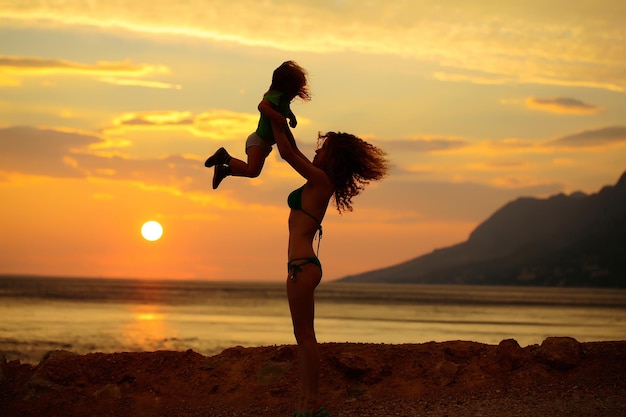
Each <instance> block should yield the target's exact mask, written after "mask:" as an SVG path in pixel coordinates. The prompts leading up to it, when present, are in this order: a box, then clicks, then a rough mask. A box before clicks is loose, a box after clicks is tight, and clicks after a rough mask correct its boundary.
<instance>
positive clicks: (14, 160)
mask: <svg viewBox="0 0 626 417" xmlns="http://www.w3.org/2000/svg"><path fill="white" fill-rule="evenodd" d="M103 143H105V141H104V140H103V139H102V138H100V137H98V136H96V135H92V134H87V133H81V132H72V131H62V130H53V129H37V128H32V127H9V128H3V129H0V167H1V168H2V170H3V171H6V172H16V173H20V174H26V175H41V176H48V177H54V178H68V177H70V178H87V177H97V178H108V179H115V180H132V181H137V182H145V183H147V184H153V185H167V186H184V187H186V188H190V187H191V184H192V183H193V182H194V177H197V175H198V173H199V172H200V168H202V167H201V166H200V164H199V163H198V161H197V160H194V159H188V158H185V157H182V156H176V155H171V156H168V157H166V158H160V159H156V158H155V159H131V158H124V157H121V156H116V155H113V156H101V155H99V154H94V153H92V152H90V148H91V147H93V146H96V147H97V146H98V145H101V144H103Z"/></svg>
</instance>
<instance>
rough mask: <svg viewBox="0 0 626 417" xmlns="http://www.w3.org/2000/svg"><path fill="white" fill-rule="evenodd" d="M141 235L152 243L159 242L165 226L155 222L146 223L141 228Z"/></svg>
mask: <svg viewBox="0 0 626 417" xmlns="http://www.w3.org/2000/svg"><path fill="white" fill-rule="evenodd" d="M141 235H142V236H143V238H144V239H146V240H149V241H150V242H154V241H155V240H159V239H160V238H161V236H163V226H161V224H159V222H155V221H154V220H151V221H149V222H145V223H144V224H143V226H141Z"/></svg>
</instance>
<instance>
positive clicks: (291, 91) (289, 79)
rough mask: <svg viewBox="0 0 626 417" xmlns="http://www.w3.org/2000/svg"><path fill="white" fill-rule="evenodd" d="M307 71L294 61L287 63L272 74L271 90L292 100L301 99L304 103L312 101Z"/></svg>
mask: <svg viewBox="0 0 626 417" xmlns="http://www.w3.org/2000/svg"><path fill="white" fill-rule="evenodd" d="M307 75H308V73H307V71H306V70H305V69H304V68H302V67H301V66H300V65H298V64H296V63H295V62H294V61H285V62H283V63H282V64H281V65H280V66H279V67H278V68H276V69H275V70H274V73H273V74H272V84H271V85H270V90H278V91H280V92H282V93H283V94H285V95H286V96H288V97H289V98H290V99H294V98H295V97H300V98H301V99H302V100H304V101H309V100H311V92H310V91H309V86H308V80H307Z"/></svg>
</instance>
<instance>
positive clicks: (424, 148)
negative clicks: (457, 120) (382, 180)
mask: <svg viewBox="0 0 626 417" xmlns="http://www.w3.org/2000/svg"><path fill="white" fill-rule="evenodd" d="M469 145H470V143H469V141H468V140H466V139H462V138H445V137H420V138H409V139H404V140H403V139H395V140H387V141H385V142H384V146H385V148H386V149H388V150H390V151H398V152H417V153H423V152H437V151H447V150H453V149H460V148H464V147H467V146H469Z"/></svg>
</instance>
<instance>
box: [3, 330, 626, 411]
mask: <svg viewBox="0 0 626 417" xmlns="http://www.w3.org/2000/svg"><path fill="white" fill-rule="evenodd" d="M321 352H322V376H321V391H322V395H323V398H325V400H326V404H327V409H328V410H329V411H331V412H332V415H333V416H337V417H342V416H363V417H368V416H406V417H409V416H438V417H444V416H448V417H455V416H459V417H460V416H465V417H467V416H475V417H478V416H482V417H506V416H511V417H513V416H516V417H520V416H542V417H543V416H551V417H558V416H577V417H581V416H602V417H613V416H615V417H617V416H621V415H626V341H615V342H587V343H579V342H578V341H576V340H575V339H573V338H548V339H546V340H545V341H544V342H543V343H541V344H540V345H531V346H526V347H520V346H519V344H518V343H517V342H516V341H515V340H513V339H507V340H503V341H502V342H501V343H499V344H498V345H487V344H481V343H476V342H466V341H450V342H441V343H435V342H431V343H423V344H401V345H386V344H358V343H355V344H352V343H340V344H335V343H329V344H322V345H321ZM295 353H296V347H295V346H292V345H283V346H268V347H257V348H243V347H234V348H230V349H226V350H225V351H223V352H222V353H220V354H219V355H215V356H203V355H200V354H198V353H196V352H193V351H186V352H171V351H160V352H145V353H113V354H102V353H92V354H87V355H78V354H74V353H71V352H65V351H53V352H50V353H49V354H47V355H46V357H45V358H44V359H43V360H42V361H41V362H40V363H39V364H38V365H34V366H33V365H30V364H22V363H20V362H19V361H9V362H7V361H6V360H4V359H3V358H0V362H1V370H2V372H1V373H0V415H2V416H4V417H12V416H20V417H22V416H39V415H47V416H68V417H69V416H81V417H82V416H116V417H122V416H133V417H137V416H144V417H149V416H155V417H156V416H168V417H173V416H180V417H191V416H232V417H234V416H267V417H269V416H272V417H276V416H291V414H292V412H293V402H294V398H295V395H296V392H297V387H298V378H297V374H298V373H297V364H294V358H295Z"/></svg>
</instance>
